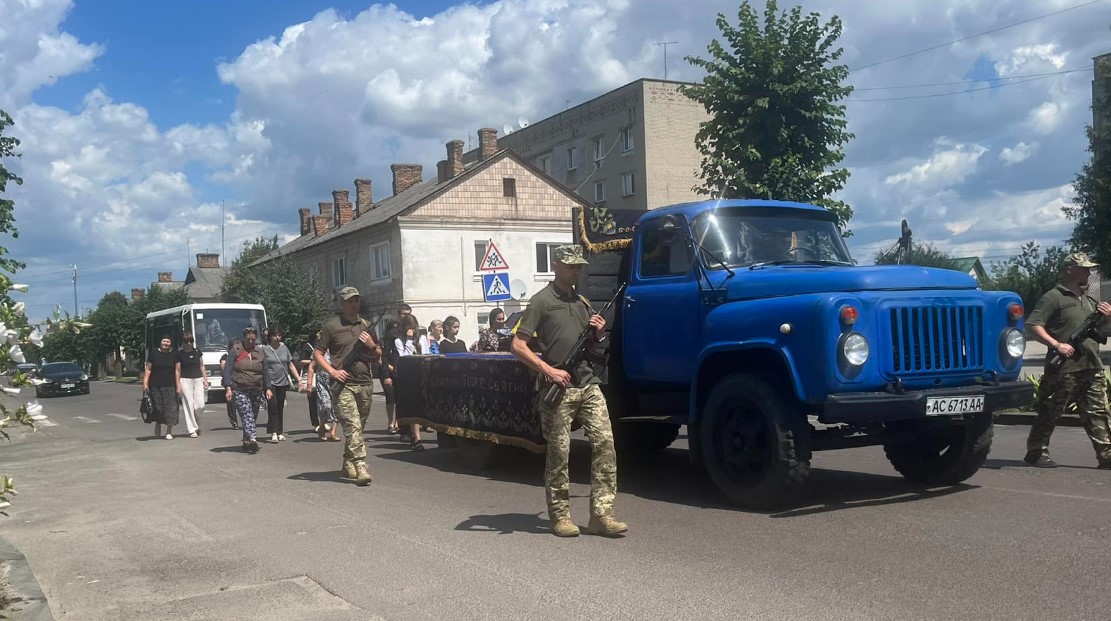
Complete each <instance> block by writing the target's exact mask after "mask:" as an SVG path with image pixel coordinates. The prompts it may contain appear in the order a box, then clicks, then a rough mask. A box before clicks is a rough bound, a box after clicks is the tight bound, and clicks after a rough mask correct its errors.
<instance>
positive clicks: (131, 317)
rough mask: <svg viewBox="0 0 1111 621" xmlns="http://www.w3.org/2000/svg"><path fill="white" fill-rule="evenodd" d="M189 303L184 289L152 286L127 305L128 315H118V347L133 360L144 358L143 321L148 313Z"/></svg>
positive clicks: (144, 333)
mask: <svg viewBox="0 0 1111 621" xmlns="http://www.w3.org/2000/svg"><path fill="white" fill-rule="evenodd" d="M188 303H189V295H188V294H187V293H186V292H185V290H184V289H170V288H166V287H158V286H153V287H150V288H149V289H147V292H146V294H144V295H143V297H142V298H140V299H139V300H137V301H135V302H131V303H130V304H128V309H129V312H128V313H120V314H119V315H118V316H117V320H118V321H121V322H122V325H118V326H117V327H116V328H115V329H116V330H117V333H118V334H119V339H120V345H121V346H123V348H124V350H125V351H126V352H127V355H128V356H130V357H133V359H135V360H142V359H144V358H145V356H146V332H144V325H143V320H144V319H145V318H146V316H147V314H148V313H153V312H155V311H160V310H165V309H167V308H173V307H175V306H182V305H184V304H188Z"/></svg>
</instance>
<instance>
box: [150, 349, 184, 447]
mask: <svg viewBox="0 0 1111 621" xmlns="http://www.w3.org/2000/svg"><path fill="white" fill-rule="evenodd" d="M158 345H159V346H158V349H156V350H154V351H152V352H150V355H148V356H147V366H146V372H145V373H143V392H144V393H146V394H148V395H150V404H151V410H152V412H151V420H153V421H154V435H155V436H161V435H162V425H166V439H167V440H173V439H174V435H173V428H174V425H176V424H177V419H178V406H179V405H180V403H181V363H180V362H178V356H177V352H175V351H173V345H174V342H173V340H171V339H170V337H169V336H168V335H167V336H163V337H162V340H161V341H160V342H159V344H158Z"/></svg>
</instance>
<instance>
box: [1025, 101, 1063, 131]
mask: <svg viewBox="0 0 1111 621" xmlns="http://www.w3.org/2000/svg"><path fill="white" fill-rule="evenodd" d="M1066 109H1067V107H1066V106H1064V105H1062V104H1060V103H1057V102H1055V101H1047V102H1045V103H1043V104H1041V105H1040V106H1038V107H1037V108H1034V109H1033V110H1031V111H1030V117H1029V121H1028V123H1029V125H1030V127H1031V128H1032V129H1033V130H1034V131H1036V132H1038V133H1039V134H1050V133H1053V132H1054V131H1055V130H1056V129H1057V128H1058V127H1059V126H1060V125H1061V121H1062V119H1063V117H1064V112H1065V110H1066Z"/></svg>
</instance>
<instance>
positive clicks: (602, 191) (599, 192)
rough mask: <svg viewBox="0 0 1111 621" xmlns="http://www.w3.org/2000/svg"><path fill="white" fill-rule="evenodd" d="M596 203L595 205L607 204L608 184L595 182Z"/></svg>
mask: <svg viewBox="0 0 1111 621" xmlns="http://www.w3.org/2000/svg"><path fill="white" fill-rule="evenodd" d="M594 202H595V203H604V202H606V182H605V181H595V182H594Z"/></svg>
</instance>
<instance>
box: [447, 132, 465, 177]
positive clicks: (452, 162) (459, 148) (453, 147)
mask: <svg viewBox="0 0 1111 621" xmlns="http://www.w3.org/2000/svg"><path fill="white" fill-rule="evenodd" d="M447 173H448V178H449V179H454V178H456V177H458V176H459V175H461V174H463V141H462V140H452V141H449V142H448V143H447Z"/></svg>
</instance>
